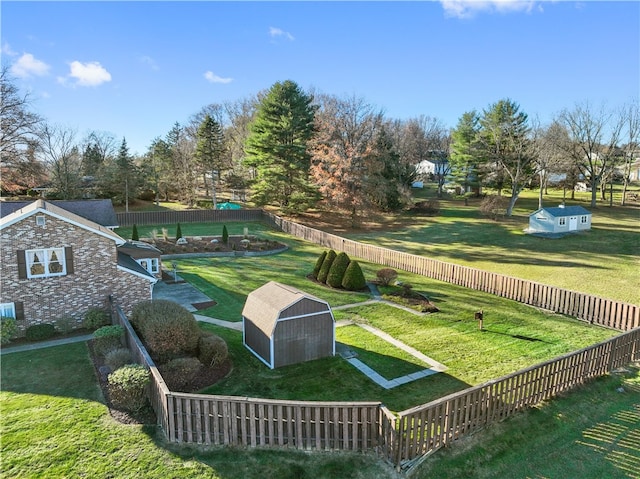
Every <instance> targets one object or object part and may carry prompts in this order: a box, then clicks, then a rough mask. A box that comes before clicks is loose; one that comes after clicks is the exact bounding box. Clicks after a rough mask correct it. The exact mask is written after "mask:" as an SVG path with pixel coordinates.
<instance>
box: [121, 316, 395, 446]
mask: <svg viewBox="0 0 640 479" xmlns="http://www.w3.org/2000/svg"><path fill="white" fill-rule="evenodd" d="M112 313H113V318H114V320H115V321H116V322H117V323H118V324H120V325H122V326H123V327H124V329H125V340H126V344H127V346H128V348H129V350H130V351H131V352H132V355H133V358H134V360H135V361H136V362H138V363H140V364H143V365H145V366H146V367H148V368H149V371H150V372H151V384H150V386H149V397H150V402H151V406H152V407H153V410H154V412H155V413H156V417H157V422H158V425H159V426H160V427H161V428H162V430H163V432H164V433H165V435H166V437H167V439H168V440H169V441H171V442H176V443H188V444H203V445H237V446H250V447H256V446H265V447H268V446H271V447H290V448H295V449H317V450H349V451H371V450H377V449H381V450H383V451H386V450H385V441H384V439H385V438H387V437H389V435H390V434H389V431H386V432H383V431H382V430H381V427H382V426H381V425H387V427H389V425H393V424H394V423H393V421H392V420H391V419H389V418H392V417H393V415H392V414H391V413H390V412H389V411H388V410H387V409H386V408H385V407H384V406H382V405H381V403H380V402H316V401H285V400H276V399H260V398H248V397H235V396H213V395H206V394H185V393H179V392H173V391H170V390H169V388H168V387H167V385H166V384H165V382H164V380H163V379H162V376H161V375H160V373H159V372H158V369H157V367H156V365H155V363H154V361H153V359H151V357H150V356H149V354H148V352H147V350H146V349H145V347H144V345H143V344H142V342H141V341H140V339H139V338H138V335H137V334H136V332H135V330H134V329H133V327H132V326H131V323H130V322H129V320H128V319H127V317H126V315H125V314H124V313H123V312H122V310H121V309H120V307H119V306H117V305H114V304H112ZM383 415H384V417H385V418H386V419H385V421H384V422H381V417H382V416H383ZM389 453H390V451H386V452H385V456H387V455H389Z"/></svg>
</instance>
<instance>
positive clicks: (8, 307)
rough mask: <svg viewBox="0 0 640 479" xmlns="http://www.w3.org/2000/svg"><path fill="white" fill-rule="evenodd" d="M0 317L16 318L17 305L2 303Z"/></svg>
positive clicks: (0, 304)
mask: <svg viewBox="0 0 640 479" xmlns="http://www.w3.org/2000/svg"><path fill="white" fill-rule="evenodd" d="M0 316H4V317H5V318H15V317H16V306H15V303H0Z"/></svg>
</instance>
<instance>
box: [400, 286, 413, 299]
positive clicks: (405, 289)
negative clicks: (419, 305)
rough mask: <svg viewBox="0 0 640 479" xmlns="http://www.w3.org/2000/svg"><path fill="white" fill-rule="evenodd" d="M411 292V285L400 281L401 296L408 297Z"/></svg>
mask: <svg viewBox="0 0 640 479" xmlns="http://www.w3.org/2000/svg"><path fill="white" fill-rule="evenodd" d="M412 292H413V285H412V284H409V283H402V297H403V298H410V297H411V296H412Z"/></svg>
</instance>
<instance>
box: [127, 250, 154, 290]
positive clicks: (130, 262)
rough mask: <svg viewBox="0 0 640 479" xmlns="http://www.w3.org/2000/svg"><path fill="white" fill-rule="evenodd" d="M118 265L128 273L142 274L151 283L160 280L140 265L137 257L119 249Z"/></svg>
mask: <svg viewBox="0 0 640 479" xmlns="http://www.w3.org/2000/svg"><path fill="white" fill-rule="evenodd" d="M118 267H119V268H122V269H124V270H126V271H127V272H128V273H131V274H134V275H136V276H140V277H141V278H144V279H146V280H147V281H150V282H151V283H154V284H155V283H156V282H157V281H158V279H157V278H156V277H155V276H154V275H152V274H151V273H149V272H148V271H147V270H146V269H144V268H143V267H142V266H140V265H139V264H138V262H137V261H136V260H135V259H133V258H132V257H131V256H129V255H128V254H126V253H123V252H122V251H118Z"/></svg>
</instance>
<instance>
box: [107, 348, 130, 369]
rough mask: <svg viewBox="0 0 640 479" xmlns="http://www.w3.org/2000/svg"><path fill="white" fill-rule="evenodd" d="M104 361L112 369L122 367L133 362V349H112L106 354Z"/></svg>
mask: <svg viewBox="0 0 640 479" xmlns="http://www.w3.org/2000/svg"><path fill="white" fill-rule="evenodd" d="M104 362H105V364H106V365H107V366H109V367H110V368H111V370H112V371H115V370H116V369H120V368H121V367H122V366H124V365H126V364H131V363H133V360H132V358H131V351H129V350H128V349H127V348H117V349H112V350H111V351H109V352H108V353H107V354H105V355H104Z"/></svg>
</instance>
